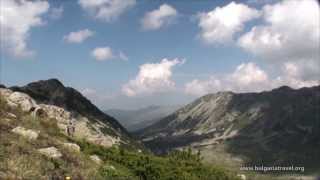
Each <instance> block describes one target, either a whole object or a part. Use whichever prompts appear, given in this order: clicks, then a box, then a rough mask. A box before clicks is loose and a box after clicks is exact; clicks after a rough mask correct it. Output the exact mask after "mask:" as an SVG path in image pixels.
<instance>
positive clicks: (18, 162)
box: [0, 96, 236, 180]
mask: <svg viewBox="0 0 320 180" xmlns="http://www.w3.org/2000/svg"><path fill="white" fill-rule="evenodd" d="M8 113H12V114H14V115H15V116H17V117H16V118H12V117H10V116H9V115H8ZM17 126H22V127H25V128H27V129H33V130H39V131H40V136H39V138H38V139H37V140H33V141H30V140H27V139H25V138H23V137H21V136H19V135H16V134H13V133H12V132H11V130H12V129H13V128H15V127H17ZM61 142H73V143H77V144H78V145H80V147H81V152H72V151H70V150H68V149H65V148H64V147H62V146H61ZM51 146H54V147H57V148H58V149H59V151H60V152H61V153H62V154H63V157H62V158H60V159H50V158H47V157H45V156H43V155H41V154H39V153H38V152H37V149H39V148H46V147H51ZM92 154H96V155H98V156H99V157H100V158H101V159H102V161H103V162H102V164H100V165H98V164H96V163H94V162H93V161H92V160H91V159H90V158H89V156H90V155H92ZM65 176H71V177H72V178H73V179H118V178H120V177H121V179H130V180H134V179H147V180H152V179H173V180H179V179H188V180H193V179H194V180H197V179H199V180H200V179H201V180H203V179H204V180H205V179H208V180H209V179H210V180H215V179H219V180H220V179H221V180H224V179H225V180H227V179H236V177H235V174H234V173H232V172H230V171H227V170H225V169H222V168H220V167H216V166H206V165H203V164H202V163H201V162H200V158H199V156H197V155H192V154H191V153H190V152H173V153H171V154H170V155H168V156H165V157H164V156H163V157H159V156H154V155H152V154H150V153H148V152H143V153H139V152H136V151H132V150H129V149H126V148H125V147H113V148H108V149H106V148H103V147H101V146H97V145H93V144H90V143H88V142H86V141H84V140H79V139H73V138H70V137H67V136H65V135H63V134H62V133H61V132H60V130H59V129H58V127H57V126H56V120H55V119H46V118H34V117H31V116H30V115H28V114H26V113H23V112H21V111H20V110H19V109H12V108H9V107H8V106H7V105H6V104H5V102H4V101H3V99H1V96H0V179H1V178H4V179H18V178H23V179H48V178H50V177H56V178H58V179H63V177H65Z"/></svg>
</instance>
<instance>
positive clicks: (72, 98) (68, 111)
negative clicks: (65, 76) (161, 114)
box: [8, 79, 136, 146]
mask: <svg viewBox="0 0 320 180" xmlns="http://www.w3.org/2000/svg"><path fill="white" fill-rule="evenodd" d="M10 90H11V91H12V93H16V94H17V93H19V92H20V93H22V96H24V95H23V94H27V96H30V98H32V101H35V102H36V103H35V107H38V106H40V108H42V109H44V111H46V113H47V114H49V115H51V116H52V117H54V116H57V115H59V116H60V115H61V112H63V113H62V114H64V115H63V116H64V118H62V121H61V123H60V127H62V128H63V129H66V130H65V131H67V126H68V124H70V123H71V124H74V127H75V134H77V135H78V136H79V137H83V138H86V139H91V141H94V142H97V143H100V144H104V145H106V146H110V145H113V144H115V143H118V144H127V145H134V144H136V142H135V141H134V140H133V139H132V138H131V137H130V135H129V134H128V132H127V131H126V130H125V128H124V127H122V126H121V125H120V124H119V123H118V122H117V120H116V119H114V118H113V117H111V116H108V115H106V114H105V113H103V112H102V111H100V110H99V109H98V108H97V107H96V106H95V105H93V104H92V103H91V102H90V101H89V100H88V99H86V98H85V97H84V96H82V95H81V93H79V92H78V91H76V90H75V89H73V88H70V87H65V86H64V85H63V84H62V83H61V82H60V81H59V80H57V79H49V80H43V81H37V82H33V83H30V84H27V85H26V86H23V87H17V86H15V87H11V88H10ZM8 91H9V90H8ZM18 95H19V94H18ZM11 96H13V95H8V97H11ZM51 109H54V111H53V110H51ZM59 113H60V114H59ZM59 122H60V121H59ZM108 139H109V140H108Z"/></svg>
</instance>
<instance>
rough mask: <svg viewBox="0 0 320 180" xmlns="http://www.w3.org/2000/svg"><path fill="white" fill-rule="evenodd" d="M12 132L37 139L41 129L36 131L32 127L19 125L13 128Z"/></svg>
mask: <svg viewBox="0 0 320 180" xmlns="http://www.w3.org/2000/svg"><path fill="white" fill-rule="evenodd" d="M12 132H13V133H15V134H18V135H21V136H23V137H25V138H27V139H29V140H36V139H37V138H38V136H39V131H34V130H31V129H25V128H24V127H21V126H18V127H15V128H14V129H12Z"/></svg>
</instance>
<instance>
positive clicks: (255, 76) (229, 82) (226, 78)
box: [184, 62, 319, 96]
mask: <svg viewBox="0 0 320 180" xmlns="http://www.w3.org/2000/svg"><path fill="white" fill-rule="evenodd" d="M299 73H300V71H299V68H298V67H297V66H296V65H295V64H285V65H284V66H283V68H282V72H281V73H280V74H279V75H278V76H275V77H274V78H271V76H270V75H268V74H267V72H266V71H264V70H263V69H261V68H260V67H259V66H257V65H256V64H255V63H252V62H249V63H243V64H240V65H239V66H237V67H236V69H235V70H234V71H233V72H231V73H226V74H222V75H220V76H218V75H213V76H211V77H210V78H209V79H207V80H199V79H194V80H192V81H191V82H188V83H186V84H185V88H184V89H185V93H186V94H190V95H196V96H201V95H205V94H208V93H215V92H218V91H234V92H257V91H263V90H270V89H273V88H276V87H279V86H283V85H288V86H291V87H293V88H300V87H306V86H314V85H318V84H319V81H317V80H304V79H301V77H300V76H299Z"/></svg>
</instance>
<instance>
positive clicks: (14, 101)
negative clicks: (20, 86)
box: [7, 92, 37, 112]
mask: <svg viewBox="0 0 320 180" xmlns="http://www.w3.org/2000/svg"><path fill="white" fill-rule="evenodd" d="M7 103H8V105H9V106H11V107H18V106H20V107H21V109H22V111H30V112H31V111H33V110H34V109H35V108H37V104H36V102H35V101H34V100H33V99H32V98H31V97H30V96H28V95H27V94H25V93H20V92H12V93H11V94H10V95H9V96H8V97H7Z"/></svg>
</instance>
